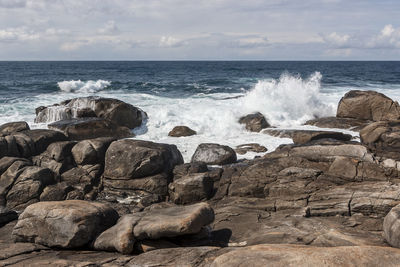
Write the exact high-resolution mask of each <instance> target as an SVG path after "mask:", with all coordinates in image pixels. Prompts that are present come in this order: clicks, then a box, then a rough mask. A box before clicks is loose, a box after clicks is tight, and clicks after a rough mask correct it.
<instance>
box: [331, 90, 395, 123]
mask: <svg viewBox="0 0 400 267" xmlns="http://www.w3.org/2000/svg"><path fill="white" fill-rule="evenodd" d="M336 117H339V118H354V119H360V120H371V121H391V120H398V119H400V106H399V103H397V101H393V100H392V99H390V98H389V97H387V96H386V95H384V94H381V93H378V92H375V91H360V90H352V91H349V92H347V93H346V94H345V95H344V96H343V97H342V99H340V102H339V105H338V108H337V113H336Z"/></svg>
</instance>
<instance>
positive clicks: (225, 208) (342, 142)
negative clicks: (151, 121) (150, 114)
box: [0, 91, 400, 266]
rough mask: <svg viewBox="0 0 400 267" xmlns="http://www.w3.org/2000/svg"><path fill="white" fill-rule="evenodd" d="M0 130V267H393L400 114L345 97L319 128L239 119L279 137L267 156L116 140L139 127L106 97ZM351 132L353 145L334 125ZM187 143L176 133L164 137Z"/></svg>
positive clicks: (399, 236)
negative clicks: (285, 141) (32, 125)
mask: <svg viewBox="0 0 400 267" xmlns="http://www.w3.org/2000/svg"><path fill="white" fill-rule="evenodd" d="M36 114H37V117H36V121H37V122H50V121H54V120H56V122H53V123H50V124H49V128H50V129H35V130H31V129H29V126H28V124H27V123H26V122H14V123H8V124H5V125H2V126H0V266H12V265H15V266H27V265H28V266H43V265H51V266H242V265H244V264H246V265H249V266H266V265H268V266H338V265H346V264H350V263H351V264H352V266H376V265H383V266H398V265H400V249H398V248H399V247H400V241H399V240H400V226H399V225H400V206H398V205H399V204H400V194H399V192H400V107H399V104H398V103H397V102H394V101H392V100H391V99H390V98H388V97H386V96H384V95H382V94H379V93H376V92H372V91H350V92H348V93H347V94H346V95H345V96H344V97H343V98H342V99H341V101H340V103H339V106H338V112H337V116H336V117H331V118H319V119H315V120H313V121H310V122H307V124H310V125H316V126H320V127H324V128H333V129H332V130H330V131H327V130H318V131H317V130H316V131H305V130H291V131H284V130H281V129H275V128H272V127H271V126H270V125H269V124H268V122H267V120H266V119H265V118H264V117H263V116H262V114H260V113H254V114H249V115H248V116H245V117H243V118H241V119H240V120H239V121H238V123H241V124H244V125H243V127H245V128H246V129H247V130H249V131H254V132H260V134H270V135H274V136H282V137H289V138H292V139H293V142H294V144H290V145H281V146H280V147H278V148H277V149H276V150H275V151H272V152H270V153H268V154H265V155H264V156H261V157H256V158H254V159H253V160H241V161H238V160H237V156H236V153H246V152H247V151H255V152H264V153H265V152H266V148H264V147H262V146H259V145H258V144H245V145H243V146H241V147H238V148H237V149H236V151H235V150H234V149H233V148H230V147H227V146H223V145H219V144H210V143H205V144H201V145H199V146H198V148H197V149H196V152H195V153H194V155H193V156H192V159H191V162H190V163H184V162H183V158H182V155H181V153H180V151H179V150H178V149H177V147H176V146H174V145H168V144H159V143H154V142H149V141H142V140H135V139H124V138H127V137H132V131H131V130H132V129H133V128H136V127H140V126H141V125H142V124H143V123H145V121H146V120H147V115H146V113H145V112H144V111H142V110H141V109H139V108H136V107H134V106H132V105H129V104H127V103H124V102H122V101H120V100H116V99H106V98H96V97H89V98H77V99H72V100H67V101H64V102H62V103H60V104H56V105H54V106H50V107H40V108H38V109H37V110H36ZM337 128H341V129H352V130H357V131H359V132H360V142H358V141H355V140H353V139H352V136H350V135H347V134H343V133H341V132H337V131H335V130H334V129H337ZM193 134H196V131H195V130H192V129H190V128H188V127H186V126H179V127H176V128H175V129H173V131H171V133H170V135H171V136H174V137H177V138H178V137H180V136H189V135H193Z"/></svg>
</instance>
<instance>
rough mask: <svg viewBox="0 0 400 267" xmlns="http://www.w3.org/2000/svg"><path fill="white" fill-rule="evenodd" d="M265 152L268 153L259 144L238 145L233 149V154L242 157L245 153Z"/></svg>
mask: <svg viewBox="0 0 400 267" xmlns="http://www.w3.org/2000/svg"><path fill="white" fill-rule="evenodd" d="M267 151H268V149H267V148H266V147H265V146H262V145H260V144H255V143H252V144H243V145H239V146H237V147H236V149H235V152H236V153H238V154H240V155H244V154H246V153H247V152H254V153H264V152H267Z"/></svg>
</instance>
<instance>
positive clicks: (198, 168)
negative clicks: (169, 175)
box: [173, 162, 208, 180]
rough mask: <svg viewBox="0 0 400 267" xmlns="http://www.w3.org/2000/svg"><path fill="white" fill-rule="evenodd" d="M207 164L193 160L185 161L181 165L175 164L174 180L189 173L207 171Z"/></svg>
mask: <svg viewBox="0 0 400 267" xmlns="http://www.w3.org/2000/svg"><path fill="white" fill-rule="evenodd" d="M207 171H208V168H207V164H205V163H204V162H194V163H185V164H181V165H176V166H175V168H174V171H173V173H174V180H175V179H179V178H180V177H182V176H185V175H187V174H190V173H203V172H207Z"/></svg>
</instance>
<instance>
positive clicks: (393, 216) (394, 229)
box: [383, 205, 400, 248]
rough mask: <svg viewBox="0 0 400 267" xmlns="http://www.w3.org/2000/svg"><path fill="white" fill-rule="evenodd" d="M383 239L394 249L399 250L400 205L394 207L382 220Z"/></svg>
mask: <svg viewBox="0 0 400 267" xmlns="http://www.w3.org/2000/svg"><path fill="white" fill-rule="evenodd" d="M383 237H384V238H385V240H386V241H387V242H388V243H389V244H390V245H391V246H392V247H395V248H400V205H397V206H395V207H394V208H392V209H391V210H390V212H389V213H388V214H387V215H386V216H385V219H384V220H383Z"/></svg>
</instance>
